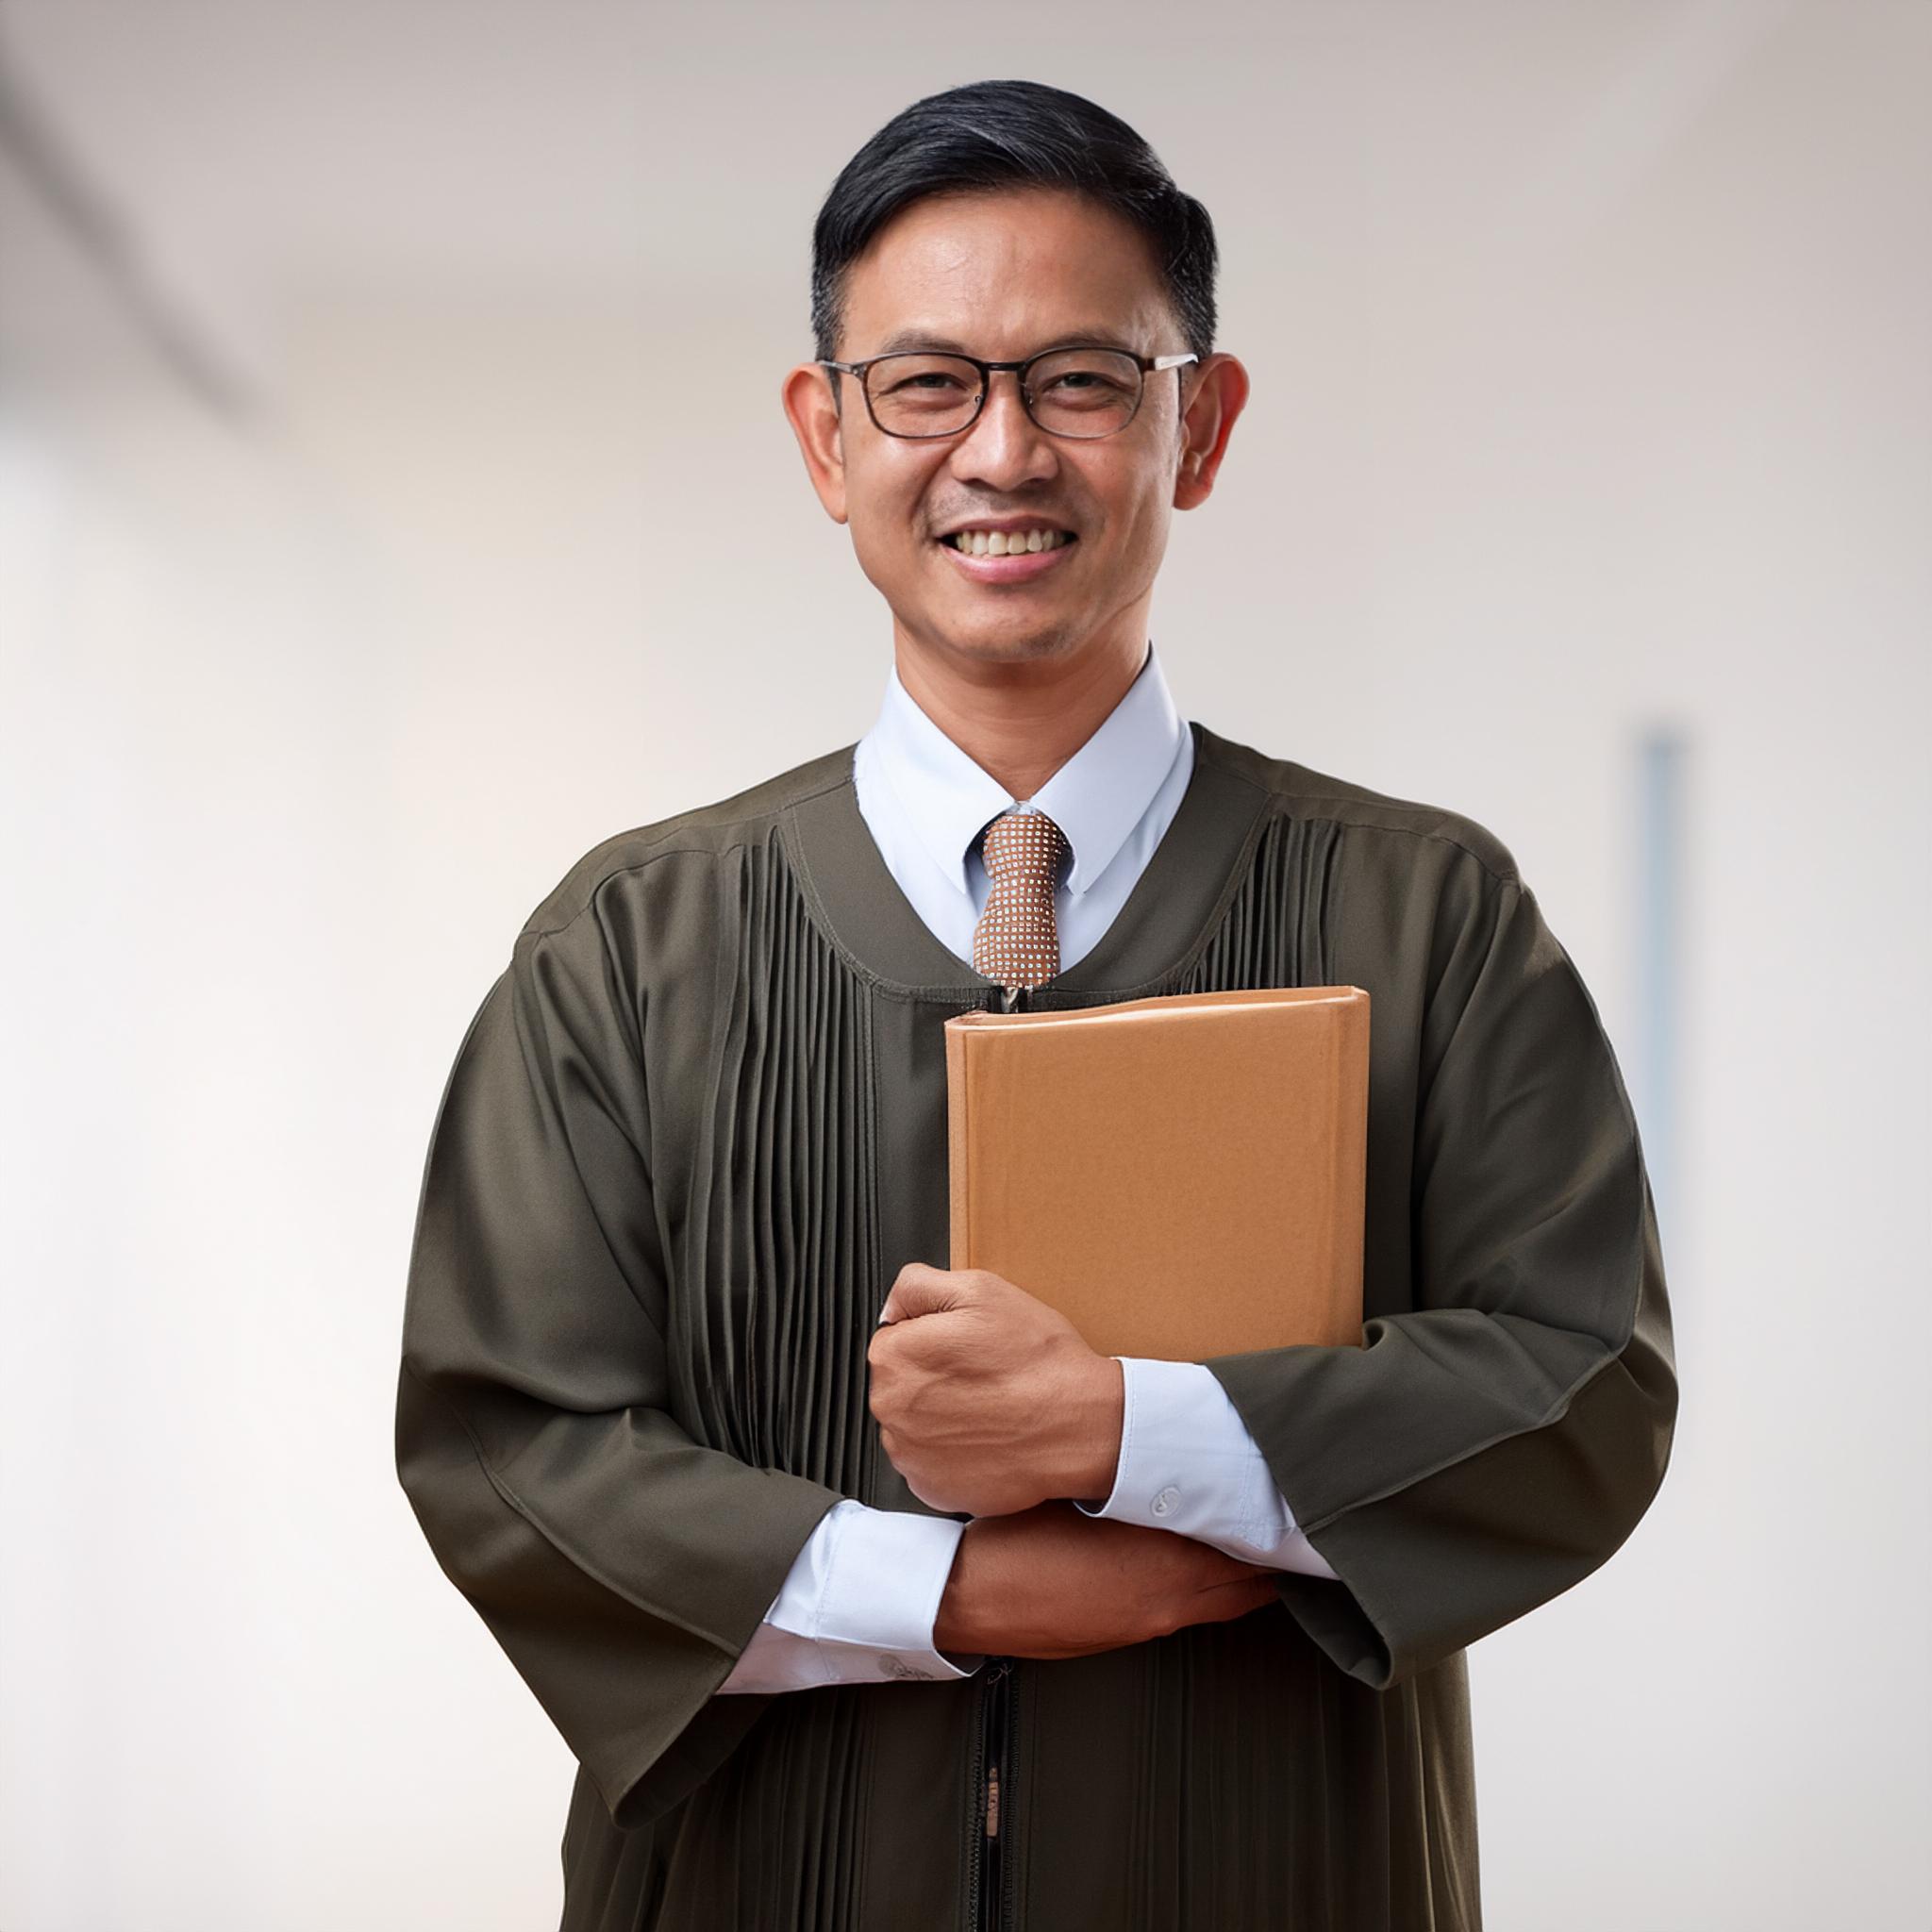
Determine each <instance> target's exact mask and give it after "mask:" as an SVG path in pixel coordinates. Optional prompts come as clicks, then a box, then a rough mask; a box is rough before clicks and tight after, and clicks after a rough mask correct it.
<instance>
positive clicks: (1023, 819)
mask: <svg viewBox="0 0 1932 1932" xmlns="http://www.w3.org/2000/svg"><path fill="white" fill-rule="evenodd" d="M982 850H983V853H984V857H985V861H986V875H987V877H988V878H990V879H993V880H996V881H1005V880H1009V879H1010V880H1013V881H1015V882H1018V881H1019V880H1022V879H1047V880H1051V879H1052V878H1053V877H1054V875H1055V874H1056V873H1057V872H1058V869H1059V862H1060V858H1061V857H1062V855H1063V854H1064V853H1065V852H1066V850H1067V835H1066V834H1065V833H1064V832H1063V831H1061V830H1060V828H1059V827H1058V825H1057V824H1054V822H1053V821H1052V820H1051V819H1050V818H1048V817H1047V815H1046V814H1045V813H1044V812H1043V811H1020V810H1017V809H1016V810H1012V811H1003V812H1002V813H1001V814H1000V815H999V817H998V818H996V819H995V820H993V822H992V824H990V825H989V826H987V828H986V839H985V842H984V845H983V847H982Z"/></svg>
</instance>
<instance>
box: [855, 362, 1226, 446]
mask: <svg viewBox="0 0 1932 1932" xmlns="http://www.w3.org/2000/svg"><path fill="white" fill-rule="evenodd" d="M1082 349H1095V350H1101V351H1104V352H1105V353H1106V354H1108V355H1109V356H1124V357H1125V358H1127V360H1128V361H1130V362H1132V363H1133V364H1135V366H1136V367H1137V368H1139V370H1140V371H1141V390H1140V393H1139V394H1138V395H1136V396H1135V398H1134V407H1133V409H1132V410H1131V412H1130V413H1129V414H1128V416H1127V419H1126V422H1124V423H1116V424H1115V425H1114V426H1113V427H1112V428H1111V429H1102V430H1099V431H1097V432H1096V433H1095V434H1093V435H1091V436H1082V435H1080V434H1079V433H1078V432H1077V431H1075V430H1068V429H1049V428H1047V426H1046V425H1045V424H1044V423H1042V422H1041V420H1040V418H1039V417H1038V416H1036V415H1035V414H1034V413H1033V391H1032V390H1031V389H1030V388H1028V387H1027V383H1026V372H1027V371H1028V370H1029V369H1031V368H1032V367H1033V365H1034V364H1035V363H1036V362H1044V361H1045V360H1046V359H1047V358H1048V357H1049V356H1069V355H1074V354H1077V353H1078V352H1079V351H1080V350H1082ZM909 356H924V357H933V356H945V357H948V358H951V359H952V360H953V361H955V362H970V363H971V364H972V365H973V366H974V368H975V369H976V370H978V371H979V394H978V396H977V397H976V398H975V399H974V404H973V413H972V415H970V416H969V417H967V419H966V420H965V422H963V423H962V424H960V425H959V426H958V428H957V429H929V430H927V431H925V432H924V434H923V435H914V434H910V433H908V431H906V430H904V429H888V428H887V427H886V425H884V424H883V423H881V422H880V421H879V416H878V411H877V410H876V409H874V408H873V404H872V376H871V372H872V370H873V369H874V368H875V367H876V366H877V365H878V364H879V363H881V362H891V361H892V360H893V359H894V358H899V357H909ZM1200 359H1201V358H1200V357H1199V356H1197V355H1196V354H1195V353H1194V352H1193V351H1192V350H1191V349H1190V350H1186V351H1184V352H1183V353H1181V354H1180V355H1177V356H1137V355H1135V353H1134V352H1133V350H1131V349H1124V348H1122V347H1121V345H1120V344H1119V343H1118V342H1062V343H1061V344H1060V345H1059V346H1058V348H1055V349H1042V350H1041V352H1040V353H1039V355H1037V356H1027V357H1025V358H1023V359H1022V360H1020V361H1018V362H989V361H987V360H986V359H985V358H983V357H979V356H968V355H966V354H964V353H963V352H962V351H960V350H958V349H891V350H889V351H887V353H886V354H885V355H883V356H868V357H867V358H865V360H864V361H862V362H834V361H831V360H830V359H829V358H826V357H824V356H821V357H819V358H817V360H818V366H819V367H820V368H821V369H829V370H832V371H834V372H835V373H836V374H838V375H856V376H857V377H858V392H859V394H860V395H862V396H863V397H864V398H865V413H866V414H867V415H868V416H870V417H871V418H872V425H873V427H874V429H876V430H877V431H878V432H879V434H880V435H881V436H891V437H895V438H896V439H897V440H898V441H901V442H940V441H944V440H945V439H946V438H947V437H949V436H964V435H965V433H966V432H967V431H968V430H969V429H971V428H972V427H973V425H974V424H975V423H977V422H978V421H979V418H980V416H981V414H982V413H983V412H984V410H985V408H986V399H987V396H988V395H989V394H990V393H991V390H992V378H993V375H994V373H995V371H998V370H1001V369H1010V370H1011V371H1012V372H1013V376H1014V379H1015V380H1016V381H1017V382H1018V383H1019V385H1020V407H1021V408H1024V410H1025V411H1026V420H1027V421H1028V422H1029V423H1031V424H1032V425H1033V426H1034V427H1035V428H1036V429H1038V430H1041V432H1043V433H1044V434H1045V435H1047V436H1058V437H1059V438H1061V439H1062V440H1063V441H1067V442H1102V441H1106V439H1107V438H1108V437H1109V436H1118V435H1119V434H1120V433H1121V431H1122V430H1123V429H1124V428H1126V427H1127V425H1128V424H1130V423H1132V422H1133V420H1134V418H1135V417H1136V416H1138V415H1139V414H1140V413H1141V403H1142V402H1144V401H1145V400H1146V396H1147V382H1146V378H1147V377H1148V376H1149V375H1156V374H1158V372H1159V371H1160V370H1163V369H1182V368H1185V367H1186V366H1187V365H1188V364H1189V363H1190V362H1198V361H1200ZM1180 380H1181V383H1182V384H1183V385H1185V384H1186V382H1187V377H1186V376H1182V377H1181V378H1180Z"/></svg>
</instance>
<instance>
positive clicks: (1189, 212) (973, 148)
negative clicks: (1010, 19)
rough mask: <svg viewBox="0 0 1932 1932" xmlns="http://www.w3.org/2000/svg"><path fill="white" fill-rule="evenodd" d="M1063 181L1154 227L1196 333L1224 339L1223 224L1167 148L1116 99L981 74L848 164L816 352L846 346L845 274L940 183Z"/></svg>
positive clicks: (822, 269) (1143, 226)
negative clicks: (1217, 232)
mask: <svg viewBox="0 0 1932 1932" xmlns="http://www.w3.org/2000/svg"><path fill="white" fill-rule="evenodd" d="M1004 188H1059V189H1067V190H1071V191H1072V192H1075V193H1079V194H1083V195H1085V196H1087V197H1088V198H1089V199H1091V200H1092V201H1094V202H1097V203H1098V204H1099V205H1100V206H1102V207H1103V208H1110V209H1112V210H1113V212H1114V213H1116V214H1118V215H1122V216H1124V218H1125V219H1126V220H1127V221H1129V222H1131V223H1132V224H1133V225H1134V226H1135V227H1137V228H1138V229H1140V231H1141V233H1142V234H1143V235H1144V236H1146V238H1147V240H1148V242H1149V243H1150V244H1151V246H1152V248H1153V251H1154V258H1155V260H1156V261H1157V262H1158V263H1159V265H1160V273H1161V276H1162V278H1163V280H1164V281H1165V282H1166V285H1167V291H1168V296H1169V299H1170V300H1171V301H1172V302H1173V304H1174V313H1175V315H1176V317H1177V318H1178V320H1179V322H1180V325H1181V332H1182V334H1183V335H1184V336H1185V337H1186V339H1187V346H1188V347H1189V348H1190V349H1191V350H1192V351H1193V352H1194V353H1195V354H1196V355H1197V356H1199V357H1201V358H1203V359H1204V360H1205V359H1206V358H1207V357H1208V355H1209V354H1210V353H1211V352H1212V350H1213V347H1214V271H1215V266H1216V261H1217V255H1216V250H1215V245H1214V224H1213V223H1212V222H1211V221H1210V220H1209V219H1208V210H1207V209H1206V208H1203V207H1202V206H1201V204H1200V203H1199V202H1198V201H1196V200H1195V199H1194V197H1193V196H1192V195H1191V194H1183V193H1182V192H1181V191H1180V190H1179V189H1178V188H1176V187H1175V186H1174V177H1173V176H1172V175H1169V173H1168V172H1167V169H1166V168H1165V167H1164V166H1163V165H1162V164H1161V160H1160V157H1159V156H1158V155H1157V154H1156V153H1155V152H1154V150H1153V149H1152V148H1151V147H1149V146H1148V145H1147V143H1146V142H1144V141H1143V140H1141V137H1140V136H1139V135H1138V134H1136V133H1135V132H1134V130H1133V129H1132V128H1131V127H1129V126H1128V125H1127V124H1126V123H1125V122H1124V121H1123V120H1121V119H1120V118H1119V116H1118V115H1114V114H1109V113H1108V111H1107V109H1106V108H1101V107H1096V106H1095V105H1094V103H1093V102H1091V101H1090V100H1086V99H1083V98H1082V97H1081V96H1080V95H1079V94H1074V93H1069V92H1066V90H1065V89H1063V88H1057V87H1046V86H1044V85H1042V84H1041V82H1039V81H1036V80H975V81H972V82H969V83H968V84H967V85H966V86H964V87H956V88H948V89H947V90H946V91H945V92H943V93H937V94H928V95H926V97H925V98H924V100H921V101H915V102H913V104H912V105H911V106H910V107H909V108H905V109H903V110H902V111H901V112H899V113H897V114H895V115H893V116H892V118H891V120H890V121H888V122H887V123H886V125H884V126H883V127H881V128H880V129H879V131H878V132H877V133H876V134H874V136H873V138H872V139H871V140H870V141H868V142H866V143H865V145H864V146H863V147H862V148H860V149H859V150H858V153H857V154H856V155H854V156H853V157H852V158H851V159H850V160H849V161H847V162H846V163H845V165H844V167H843V168H842V169H841V171H840V174H839V178H838V179H837V180H836V181H834V182H833V183H832V186H831V191H830V192H828V193H827V194H826V196H825V199H824V205H823V206H822V207H821V208H820V209H819V213H818V220H817V221H816V222H815V223H814V224H813V226H812V238H811V248H812V256H811V327H812V334H813V337H814V338H815V341H816V344H817V346H816V348H815V349H814V351H813V353H814V354H815V355H817V356H819V357H821V358H825V359H830V358H834V357H836V356H837V355H838V353H839V338H840V336H841V333H842V330H843V325H844V302H845V275H846V271H847V270H848V269H849V268H850V267H851V265H852V263H853V262H854V261H856V260H857V259H858V257H859V256H860V255H862V254H863V253H864V252H865V250H866V248H867V246H868V245H869V244H870V242H871V241H872V239H873V237H874V235H876V234H877V233H878V231H879V230H880V229H881V228H882V227H884V226H885V225H886V224H887V223H888V222H889V221H891V218H892V217H893V216H894V215H896V214H897V213H898V212H899V211H900V209H902V208H906V207H908V206H909V205H910V204H911V203H912V202H915V201H919V200H923V199H924V197H925V196H927V195H931V194H945V193H958V192H975V191H979V192H983V191H986V190H989V189H1004Z"/></svg>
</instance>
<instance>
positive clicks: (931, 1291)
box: [879, 1261, 967, 1322]
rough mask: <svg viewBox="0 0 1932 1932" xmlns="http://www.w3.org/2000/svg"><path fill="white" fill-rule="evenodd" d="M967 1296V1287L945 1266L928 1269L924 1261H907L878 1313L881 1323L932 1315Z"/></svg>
mask: <svg viewBox="0 0 1932 1932" xmlns="http://www.w3.org/2000/svg"><path fill="white" fill-rule="evenodd" d="M966 1298H967V1293H966V1291H965V1289H964V1288H963V1287H962V1286H961V1284H960V1283H959V1281H958V1279H957V1278H956V1277H955V1276H954V1275H953V1274H952V1272H951V1271H950V1270H948V1269H943V1268H928V1267H926V1266H925V1264H924V1262H919V1261H908V1263H907V1264H906V1266H905V1267H904V1268H902V1269H900V1271H899V1278H898V1279H897V1280H896V1281H895V1282H893V1284H892V1291H891V1294H889V1295H888V1296H887V1297H886V1305H885V1307H884V1308H883V1309H881V1310H880V1312H879V1320H880V1321H881V1322H901V1321H910V1320H913V1319H915V1318H917V1317H918V1316H920V1315H933V1314H938V1313H940V1312H941V1311H942V1310H944V1309H946V1308H954V1307H958V1306H959V1304H960V1303H961V1302H962V1301H964V1300H965V1299H966Z"/></svg>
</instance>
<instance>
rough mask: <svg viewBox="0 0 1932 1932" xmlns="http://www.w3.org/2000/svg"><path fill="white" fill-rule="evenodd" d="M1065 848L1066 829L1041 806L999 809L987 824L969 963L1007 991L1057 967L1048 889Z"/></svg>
mask: <svg viewBox="0 0 1932 1932" xmlns="http://www.w3.org/2000/svg"><path fill="white" fill-rule="evenodd" d="M1068 849H1069V847H1068V845H1067V835H1066V834H1065V833H1064V832H1062V831H1061V830H1060V828H1059V827H1058V825H1057V824H1054V822H1053V821H1052V820H1051V819H1050V818H1048V817H1047V815H1046V814H1045V813H1044V812H1043V811H1019V810H1013V811H1003V812H1002V813H1001V814H1000V815H999V817H998V818H996V819H995V820H993V822H992V824H990V825H989V826H987V828H986V835H985V843H984V847H983V850H984V856H985V859H986V875H987V877H988V878H989V879H990V880H991V891H989V892H988V893H987V895H986V908H985V910H984V911H982V912H981V913H980V915H979V924H977V925H976V926H974V929H973V965H974V970H975V971H976V972H979V973H983V974H986V976H987V977H988V978H989V979H996V980H998V981H999V983H1000V984H1001V985H1002V986H1003V987H1005V988H1006V989H1007V991H1008V992H1010V991H1013V989H1014V988H1016V987H1021V986H1038V985H1039V984H1040V983H1041V980H1044V979H1051V978H1052V977H1053V976H1054V974H1056V973H1058V971H1059V970H1060V936H1059V928H1058V925H1056V924H1055V923H1054V915H1053V889H1054V880H1055V875H1056V874H1057V873H1058V868H1059V862H1060V858H1061V857H1062V856H1063V855H1064V854H1065V853H1066V852H1067V851H1068Z"/></svg>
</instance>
